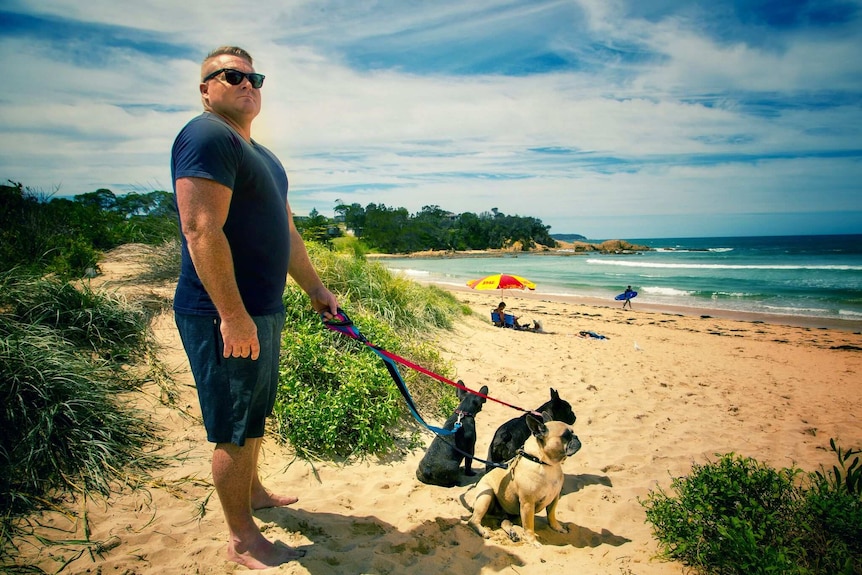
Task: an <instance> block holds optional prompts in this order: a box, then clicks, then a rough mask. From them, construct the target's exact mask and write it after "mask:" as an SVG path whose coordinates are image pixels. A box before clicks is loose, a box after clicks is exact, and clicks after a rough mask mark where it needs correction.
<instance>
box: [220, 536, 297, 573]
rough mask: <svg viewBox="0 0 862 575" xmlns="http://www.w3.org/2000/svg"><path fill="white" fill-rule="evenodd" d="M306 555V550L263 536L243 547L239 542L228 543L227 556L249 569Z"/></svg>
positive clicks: (269, 565)
mask: <svg viewBox="0 0 862 575" xmlns="http://www.w3.org/2000/svg"><path fill="white" fill-rule="evenodd" d="M300 557H305V550H303V549H294V548H293V547H288V546H287V545H285V544H284V543H282V542H281V541H277V542H276V543H271V542H270V541H268V540H267V539H266V538H264V537H263V536H261V537H260V539H257V540H255V542H254V544H252V545H250V546H247V547H243V548H242V549H241V546H240V544H239V543H236V544H233V543H228V548H227V558H228V561H233V562H234V563H237V564H239V565H242V566H243V567H247V568H249V569H269V568H270V567H275V566H277V565H281V564H283V563H288V562H290V561H294V560H296V559H299V558H300Z"/></svg>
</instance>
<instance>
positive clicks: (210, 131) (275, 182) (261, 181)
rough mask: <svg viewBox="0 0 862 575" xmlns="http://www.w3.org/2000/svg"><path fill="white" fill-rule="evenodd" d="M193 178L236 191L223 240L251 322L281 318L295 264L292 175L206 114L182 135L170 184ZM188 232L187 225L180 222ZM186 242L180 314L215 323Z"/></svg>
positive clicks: (178, 301)
mask: <svg viewBox="0 0 862 575" xmlns="http://www.w3.org/2000/svg"><path fill="white" fill-rule="evenodd" d="M185 177H195V178H205V179H208V180H214V181H216V182H218V183H220V184H223V185H225V186H227V187H228V188H230V189H231V190H233V196H232V197H231V202H230V211H229V213H228V217H227V221H226V222H225V225H224V228H223V229H224V232H225V235H226V236H227V239H228V243H229V244H230V249H231V253H232V256H233V265H234V270H235V275H236V281H237V285H238V287H239V293H240V295H241V296H242V301H243V303H244V304H245V307H246V310H247V311H248V312H249V314H251V315H266V314H270V313H277V312H280V311H283V309H284V304H283V302H282V295H283V293H284V286H285V282H286V281H287V267H288V260H289V257H290V227H289V222H288V219H287V207H286V206H287V188H288V183H287V174H286V173H285V171H284V167H283V166H282V165H281V162H279V161H278V158H276V157H275V155H274V154H273V153H272V152H270V151H269V150H267V149H266V148H264V147H263V146H261V145H260V144H258V143H256V142H255V141H254V140H252V142H251V143H249V142H247V141H245V140H244V139H243V138H242V136H240V135H239V134H238V133H237V132H236V131H235V130H234V129H233V128H231V127H230V126H229V125H228V124H227V123H226V122H225V121H224V120H222V119H221V118H219V117H218V116H217V115H215V114H211V113H209V112H204V113H203V114H201V115H200V116H198V117H196V118H194V119H192V120H191V121H190V122H189V123H188V124H186V126H185V127H184V128H183V129H182V130H181V131H180V133H179V135H177V138H176V140H175V141H174V146H173V149H172V150H171V181H172V182H173V183H174V194H175V196H174V197H176V181H177V179H178V178H185ZM180 220H181V221H180V224H181V225H182V218H180ZM181 241H182V267H181V270H180V279H179V282H178V283H177V289H176V293H175V295H174V310H175V311H177V312H179V313H186V314H192V315H217V311H216V308H215V305H214V304H213V302H212V300H211V299H210V297H209V295H208V294H207V292H206V290H205V289H204V287H203V284H202V283H201V281H200V279H199V278H198V275H197V272H196V271H195V268H194V264H193V263H192V260H191V257H190V256H189V250H188V245H187V244H186V240H185V237H183V236H182V235H181Z"/></svg>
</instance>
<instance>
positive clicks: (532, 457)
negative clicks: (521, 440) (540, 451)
mask: <svg viewBox="0 0 862 575" xmlns="http://www.w3.org/2000/svg"><path fill="white" fill-rule="evenodd" d="M518 455H520V456H521V457H523V458H524V459H529V460H530V461H532V462H533V463H539V464H541V465H548V464H547V463H545V462H544V461H542V460H541V459H539V458H538V457H536V456H535V455H531V454H529V453H527V452H526V451H524V450H523V449H519V450H518Z"/></svg>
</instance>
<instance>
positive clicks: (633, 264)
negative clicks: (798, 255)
mask: <svg viewBox="0 0 862 575" xmlns="http://www.w3.org/2000/svg"><path fill="white" fill-rule="evenodd" d="M587 263H588V264H594V265H602V266H620V267H628V268H655V269H677V270H791V271H792V270H819V271H827V270H828V271H862V266H851V265H821V266H816V265H815V266H806V265H786V264H779V265H769V264H694V263H692V264H676V263H667V262H644V261H634V260H631V261H622V260H610V259H598V258H589V259H588V260H587Z"/></svg>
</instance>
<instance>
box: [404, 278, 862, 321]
mask: <svg viewBox="0 0 862 575" xmlns="http://www.w3.org/2000/svg"><path fill="white" fill-rule="evenodd" d="M414 281H416V282H417V283H420V284H423V285H434V286H437V287H438V288H441V289H444V290H446V291H449V292H453V293H475V294H487V295H488V296H489V300H488V303H489V309H490V308H491V307H494V305H492V304H491V302H492V301H495V300H494V299H493V298H491V297H490V296H491V295H494V296H495V297H496V298H497V299H498V300H499V299H502V300H506V299H525V300H538V301H545V302H549V303H568V304H575V305H583V306H588V307H593V308H605V309H611V310H613V309H617V310H620V308H621V307H622V305H621V304H618V305H611V304H610V303H609V302H608V301H606V300H604V299H602V298H597V297H589V296H577V295H568V294H560V293H543V292H539V291H526V290H524V291H521V290H495V291H493V292H491V291H488V292H482V291H476V290H473V289H471V288H469V287H467V286H459V285H456V284H452V283H445V282H435V281H433V280H419V279H414ZM501 291H505V293H501ZM632 302H633V309H632V310H626V311H627V312H629V313H637V312H638V311H644V312H651V313H663V314H669V315H676V316H683V317H692V318H700V319H725V320H731V321H740V322H747V323H764V324H770V325H782V326H788V327H803V328H810V329H834V330H838V331H844V332H850V333H855V334H862V321H859V320H842V319H834V318H821V317H810V316H796V315H780V314H768V313H755V312H744V311H735V310H726V309H715V308H704V307H697V308H695V307H687V306H673V305H666V304H654V303H641V302H638V301H637V300H636V299H634V300H632ZM615 303H618V302H615Z"/></svg>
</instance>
